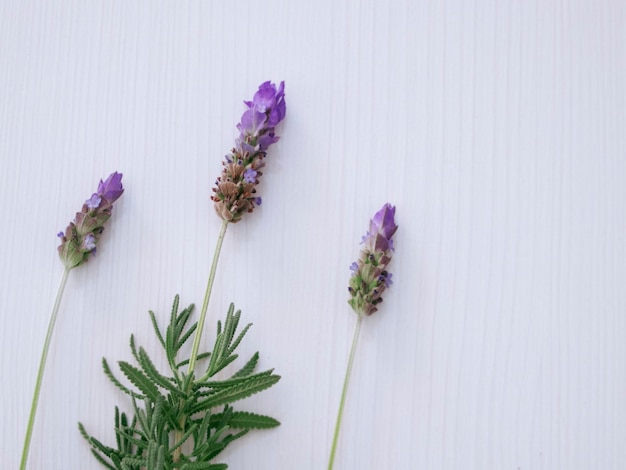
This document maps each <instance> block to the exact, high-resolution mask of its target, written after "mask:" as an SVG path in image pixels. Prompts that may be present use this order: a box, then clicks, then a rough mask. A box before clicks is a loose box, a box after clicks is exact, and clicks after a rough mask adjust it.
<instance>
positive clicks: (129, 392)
mask: <svg viewBox="0 0 626 470" xmlns="http://www.w3.org/2000/svg"><path fill="white" fill-rule="evenodd" d="M102 369H104V375H106V376H107V377H108V378H109V380H110V381H111V382H113V385H115V386H116V387H117V388H119V389H120V390H121V391H122V392H124V393H125V394H126V395H130V396H131V397H133V398H139V399H142V398H143V396H142V395H141V394H139V393H136V392H133V391H132V390H130V389H128V388H126V387H125V386H124V385H122V383H121V382H120V381H119V380H117V377H115V375H113V372H112V371H111V368H110V367H109V363H108V362H107V360H106V359H105V358H102Z"/></svg>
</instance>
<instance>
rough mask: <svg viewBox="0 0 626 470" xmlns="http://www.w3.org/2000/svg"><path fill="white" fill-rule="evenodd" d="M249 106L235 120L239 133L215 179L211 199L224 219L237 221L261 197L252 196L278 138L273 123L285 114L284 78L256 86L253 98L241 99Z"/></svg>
mask: <svg viewBox="0 0 626 470" xmlns="http://www.w3.org/2000/svg"><path fill="white" fill-rule="evenodd" d="M244 103H245V104H246V106H247V107H248V109H247V110H246V111H245V112H244V113H243V115H242V116H241V122H240V123H239V124H237V129H238V130H239V137H238V138H237V139H236V140H235V147H234V148H233V149H232V150H231V153H230V154H229V155H226V157H225V158H224V162H223V167H224V168H223V170H222V174H221V176H220V177H219V178H218V179H217V181H216V182H215V188H213V193H214V194H213V195H212V196H211V199H212V200H213V202H214V203H215V211H216V212H217V215H219V216H220V217H221V218H222V219H223V220H226V221H228V222H239V220H241V217H242V216H243V214H245V213H246V212H252V211H253V210H254V207H255V206H256V205H259V202H258V201H260V200H261V199H260V198H259V197H257V196H255V193H256V189H255V187H256V185H257V184H259V177H260V176H261V175H262V174H263V173H262V172H261V171H259V170H260V169H261V168H263V167H264V166H265V161H264V159H265V157H266V155H267V149H268V148H269V147H270V145H272V144H273V143H275V142H277V141H278V139H279V137H278V136H277V135H276V134H275V133H274V129H275V127H276V126H277V125H278V124H279V123H280V122H281V121H282V120H283V119H284V118H285V113H286V112H287V105H286V103H285V82H280V85H279V86H278V88H276V86H275V85H274V84H273V83H271V82H269V81H268V82H264V83H262V84H261V85H260V86H259V89H258V91H257V92H256V93H255V95H254V97H253V98H252V101H244Z"/></svg>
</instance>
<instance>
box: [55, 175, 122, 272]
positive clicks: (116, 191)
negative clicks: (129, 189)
mask: <svg viewBox="0 0 626 470" xmlns="http://www.w3.org/2000/svg"><path fill="white" fill-rule="evenodd" d="M123 192H124V188H123V187H122V174H121V173H118V172H114V173H111V174H110V175H109V177H108V178H107V179H106V180H105V181H104V182H103V181H102V180H100V184H98V189H97V191H96V192H95V193H93V194H92V195H91V197H90V198H89V199H87V200H86V201H85V204H83V208H82V210H81V211H80V212H77V213H76V217H75V218H74V220H73V221H72V222H70V224H69V225H68V226H67V228H66V229H65V232H59V233H58V234H57V236H58V237H59V238H60V239H61V245H60V246H59V248H58V250H59V256H60V258H61V261H63V264H65V266H66V267H67V268H69V269H71V268H75V267H76V266H78V265H80V264H82V263H84V262H85V261H87V259H88V258H89V255H90V254H94V253H95V251H96V244H97V243H98V240H99V238H100V234H101V233H102V232H103V231H104V223H105V222H106V221H107V220H108V219H109V217H111V212H112V211H113V203H114V202H115V201H116V200H117V199H118V198H119V197H120V196H121V195H122V193H123Z"/></svg>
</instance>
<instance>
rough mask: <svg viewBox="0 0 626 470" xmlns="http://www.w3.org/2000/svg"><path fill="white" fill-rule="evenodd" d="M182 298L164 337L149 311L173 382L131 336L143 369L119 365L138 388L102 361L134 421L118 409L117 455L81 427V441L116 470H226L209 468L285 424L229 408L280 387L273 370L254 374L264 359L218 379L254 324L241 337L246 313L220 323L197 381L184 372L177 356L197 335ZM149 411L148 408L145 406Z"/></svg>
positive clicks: (185, 363)
mask: <svg viewBox="0 0 626 470" xmlns="http://www.w3.org/2000/svg"><path fill="white" fill-rule="evenodd" d="M178 303H179V298H178V296H176V298H175V299H174V305H173V307H172V313H171V316H170V322H169V325H168V327H167V329H166V330H165V335H163V334H162V332H161V330H160V329H159V326H158V324H157V321H156V318H155V315H154V313H153V312H150V318H151V320H152V325H153V327H154V331H155V333H156V335H157V337H158V340H159V342H160V343H161V346H162V347H163V349H164V350H165V354H166V357H167V362H168V364H169V368H170V372H171V376H166V375H163V374H161V372H159V371H158V370H157V368H156V367H155V365H154V362H153V361H152V360H151V359H150V357H149V356H148V354H147V353H146V351H145V350H144V349H143V348H141V347H139V349H137V347H136V345H135V339H134V337H133V336H132V335H131V337H130V349H131V352H132V355H133V357H134V359H135V361H136V362H137V366H135V365H132V364H130V363H128V362H124V361H120V362H119V368H120V370H121V371H122V373H123V374H124V376H125V377H126V378H127V379H128V380H129V381H130V382H131V383H132V384H133V385H134V387H135V388H136V389H135V390H133V389H131V388H129V387H126V386H125V385H124V384H123V383H122V382H120V381H119V380H118V379H117V377H116V376H115V375H114V374H113V372H112V371H111V368H110V367H109V364H108V363H107V361H106V359H103V360H102V366H103V368H104V373H105V374H106V375H107V377H108V378H109V379H110V380H111V382H113V384H114V385H115V386H116V387H117V388H119V389H120V390H122V391H123V392H124V393H126V394H127V395H129V396H130V397H131V399H132V403H133V413H132V418H130V419H129V417H128V416H127V415H126V413H120V411H119V408H118V407H116V408H115V438H116V444H117V446H116V448H112V447H108V446H106V445H104V444H103V443H102V442H100V441H99V440H98V439H96V438H95V437H92V436H90V435H89V434H88V433H87V431H86V430H85V428H84V426H83V425H82V424H80V423H79V425H78V426H79V429H80V432H81V434H82V435H83V437H84V438H85V439H86V440H87V441H88V442H89V444H90V445H91V450H92V453H93V455H94V456H95V458H96V459H97V460H98V461H99V462H100V463H102V464H103V465H104V466H105V467H107V468H108V469H111V470H140V469H143V468H147V469H149V470H170V469H180V470H222V469H225V468H227V467H228V466H227V465H226V464H223V463H217V464H214V463H211V460H213V459H214V458H215V457H216V456H217V455H218V454H219V453H220V452H221V451H222V450H224V448H225V447H226V446H227V445H228V444H230V443H231V442H232V441H234V440H235V439H238V438H240V437H241V436H243V435H244V434H246V433H247V432H248V431H249V430H250V429H267V428H272V427H275V426H278V425H279V424H280V423H279V422H278V421H277V420H275V419H274V418H271V417H269V416H264V415H258V414H254V413H249V412H245V411H235V410H234V409H233V407H232V406H231V404H232V403H233V402H236V401H238V400H241V399H243V398H246V397H249V396H250V395H253V394H255V393H258V392H261V391H263V390H265V389H267V388H269V387H271V386H272V385H274V384H275V383H276V382H278V380H280V376H278V375H276V374H274V373H273V370H267V371H264V372H258V373H254V370H255V368H256V365H257V362H258V360H259V354H258V352H257V353H255V354H254V355H253V356H252V357H251V358H250V360H249V361H248V362H247V363H246V364H245V365H244V366H243V367H242V368H241V369H239V371H238V372H236V373H235V374H233V375H232V376H231V377H230V378H226V379H220V380H218V379H216V378H215V376H216V374H218V373H219V372H220V371H222V370H223V369H224V368H225V367H226V366H228V365H229V364H231V363H232V362H233V361H235V360H236V359H237V357H238V356H237V354H235V353H234V351H235V349H236V348H237V346H239V344H240V342H241V340H242V339H243V337H244V336H245V334H246V332H247V331H248V329H249V328H250V326H251V324H248V325H247V326H245V327H244V328H243V330H242V331H241V332H240V333H239V334H238V335H237V336H235V335H236V333H237V327H238V324H239V318H240V316H241V311H239V310H238V311H236V312H235V311H234V310H235V307H234V305H233V304H231V305H230V308H229V310H228V313H227V315H226V320H225V321H224V325H223V328H222V323H221V322H220V321H218V323H217V336H216V338H215V343H214V346H213V350H212V351H211V352H208V351H207V352H204V353H201V354H199V355H198V360H201V359H202V360H203V361H202V364H203V367H202V368H203V369H204V374H203V375H202V376H201V377H200V378H198V379H196V378H195V376H194V374H193V373H187V372H186V371H185V368H186V367H187V366H188V364H189V358H187V359H183V360H181V359H180V358H179V357H178V356H179V353H180V350H181V348H182V347H183V345H184V344H185V343H186V342H187V340H189V338H190V337H191V336H192V334H193V333H194V331H195V330H196V328H197V323H194V324H192V325H191V326H189V327H187V328H186V325H187V324H188V321H189V318H190V316H191V314H192V311H193V305H190V306H189V307H187V308H186V309H184V310H182V311H181V312H178ZM141 405H143V406H141Z"/></svg>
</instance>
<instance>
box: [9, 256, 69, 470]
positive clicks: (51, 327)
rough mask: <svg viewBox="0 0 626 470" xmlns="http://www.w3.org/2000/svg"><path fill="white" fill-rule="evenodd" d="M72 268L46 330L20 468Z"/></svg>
mask: <svg viewBox="0 0 626 470" xmlns="http://www.w3.org/2000/svg"><path fill="white" fill-rule="evenodd" d="M71 269H72V268H65V270H64V271H63V276H62V277H61V284H60V285H59V290H58V291H57V297H56V299H55V301H54V307H52V314H51V315H50V320H49V322H48V331H47V332H46V340H45V341H44V344H43V351H42V352H41V359H40V360H39V371H38V372H37V381H36V382H35V392H34V394H33V402H32V404H31V406H30V416H29V418H28V426H27V427H26V437H24V448H23V450H22V461H21V463H20V470H25V469H26V461H27V460H28V450H29V448H30V440H31V437H32V435H33V426H34V424H35V415H36V414H37V404H38V403H39V394H40V392H41V382H42V379H43V373H44V370H45V369H46V359H47V358H48V349H50V340H51V339H52V332H53V331H54V324H55V322H56V319H57V314H58V313H59V305H60V304H61V297H63V291H64V290H65V284H66V283H67V278H68V276H69V274H70V270H71Z"/></svg>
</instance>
